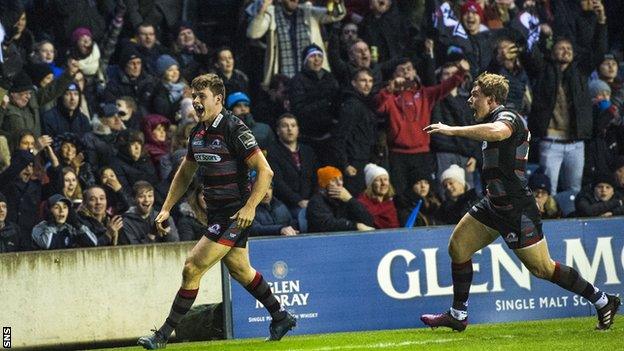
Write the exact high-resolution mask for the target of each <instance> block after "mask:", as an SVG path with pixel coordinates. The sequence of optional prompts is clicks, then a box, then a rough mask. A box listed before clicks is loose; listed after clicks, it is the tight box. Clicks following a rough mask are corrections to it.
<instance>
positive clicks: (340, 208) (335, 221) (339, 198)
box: [306, 166, 375, 233]
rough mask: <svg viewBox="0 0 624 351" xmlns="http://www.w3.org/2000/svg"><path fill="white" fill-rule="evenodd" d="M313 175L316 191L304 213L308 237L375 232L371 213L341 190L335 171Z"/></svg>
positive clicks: (339, 175) (322, 170)
mask: <svg viewBox="0 0 624 351" xmlns="http://www.w3.org/2000/svg"><path fill="white" fill-rule="evenodd" d="M316 175H317V179H318V184H319V191H318V192H317V193H316V194H314V195H313V196H312V198H311V199H310V202H309V203H308V207H307V209H306V219H307V221H308V231H309V232H310V233H315V232H339V231H353V230H359V231H367V230H374V229H375V228H374V227H373V218H372V217H371V215H370V213H368V211H367V210H366V208H365V207H364V206H363V205H362V204H361V203H360V202H359V201H357V199H356V198H354V197H353V196H352V195H351V193H349V191H348V190H347V189H346V188H345V187H344V185H343V182H342V172H340V170H339V169H338V168H335V167H332V166H325V167H321V168H319V169H318V170H317V171H316Z"/></svg>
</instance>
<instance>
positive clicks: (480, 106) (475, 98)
mask: <svg viewBox="0 0 624 351" xmlns="http://www.w3.org/2000/svg"><path fill="white" fill-rule="evenodd" d="M491 99H492V98H490V97H487V96H485V95H483V93H482V92H481V87H480V86H479V85H475V86H474V87H473V88H472V91H471V92H470V98H468V104H469V105H470V108H472V110H473V111H474V117H475V120H477V121H481V120H483V119H484V118H485V117H486V116H487V115H488V114H489V113H490V102H491Z"/></svg>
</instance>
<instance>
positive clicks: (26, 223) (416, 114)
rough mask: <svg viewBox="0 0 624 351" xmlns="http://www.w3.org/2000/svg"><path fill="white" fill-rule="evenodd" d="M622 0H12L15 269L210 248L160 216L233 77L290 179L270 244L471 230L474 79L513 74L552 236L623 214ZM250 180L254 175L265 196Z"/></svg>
mask: <svg viewBox="0 0 624 351" xmlns="http://www.w3.org/2000/svg"><path fill="white" fill-rule="evenodd" d="M622 17H624V3H623V2H622V1H618V0H604V1H601V0H516V1H514V0H477V1H475V0H469V1H464V0H450V1H440V0H319V1H311V2H310V1H308V2H300V1H298V0H211V1H200V0H145V1H144V0H72V1H67V0H40V1H32V0H0V24H1V26H0V41H1V42H2V51H1V55H0V62H1V67H0V192H1V193H0V252H11V251H25V250H37V249H60V248H71V247H90V246H106V245H126V244H140V243H154V242H172V241H179V240H183V241H184V240H196V239H198V238H199V237H201V235H202V234H203V231H204V230H206V212H205V208H206V203H205V201H204V199H203V196H202V188H201V182H199V181H197V182H195V184H193V185H192V186H191V187H190V188H189V190H188V192H187V196H186V198H185V200H184V201H183V202H182V203H180V204H179V206H178V207H177V208H176V209H175V211H174V213H173V217H172V219H170V220H169V223H168V226H167V230H166V232H165V233H163V232H159V231H157V230H156V229H155V228H154V218H155V216H156V214H157V213H158V209H159V208H160V204H162V202H163V201H164V198H165V196H166V192H167V189H168V186H169V183H170V181H171V179H172V177H173V175H174V174H175V171H176V169H177V167H178V166H179V164H180V162H181V159H182V157H184V156H185V155H186V150H187V145H188V137H189V134H190V131H191V129H192V128H193V127H194V125H195V124H196V123H197V117H196V114H195V111H194V109H193V106H192V100H191V93H190V89H189V83H190V82H191V80H192V79H193V78H194V77H196V76H197V75H200V74H204V73H215V74H217V75H219V76H220V77H221V78H222V79H223V81H224V84H225V87H226V95H227V96H226V100H225V101H226V106H225V108H227V109H229V110H232V111H233V112H234V114H236V115H237V116H239V117H240V118H241V119H242V120H243V121H244V122H245V123H246V124H247V125H248V126H249V127H250V129H251V130H252V131H253V133H254V135H255V136H256V138H257V140H258V143H259V145H260V146H261V148H262V149H263V151H264V152H265V153H266V155H267V158H268V160H269V163H270V164H271V167H272V168H273V171H274V173H275V176H274V179H273V184H272V186H271V189H270V190H269V192H268V193H267V195H266V196H265V198H264V200H263V201H262V203H261V204H260V205H259V206H258V209H257V212H256V219H255V221H254V224H253V226H252V233H253V235H286V236H290V235H297V234H299V233H303V232H331V231H344V230H362V231H364V230H374V229H381V228H397V227H405V226H407V227H411V226H425V225H437V224H453V223H457V222H458V221H459V219H460V218H461V217H462V215H463V214H464V213H466V212H467V211H468V209H469V208H470V207H471V206H472V204H474V203H475V202H477V201H478V200H479V199H480V198H481V197H482V196H484V191H485V189H484V188H483V186H482V184H481V177H480V166H481V163H482V160H481V144H480V143H478V142H474V141H470V140H467V139H460V138H455V137H448V136H442V135H434V136H431V137H430V136H429V135H428V134H427V133H425V132H423V130H422V129H423V128H424V127H425V126H427V125H429V124H431V123H437V122H441V123H445V124H448V125H458V126H462V125H470V124H472V123H475V122H474V119H473V117H472V111H471V110H470V108H469V106H468V105H467V103H466V100H467V98H468V95H469V93H470V89H471V87H472V81H473V80H474V79H475V78H476V77H477V76H478V75H479V74H480V73H482V72H485V71H488V72H491V73H497V74H500V75H503V76H505V77H506V78H507V79H508V80H509V85H510V90H509V96H508V99H507V101H506V103H505V106H507V107H509V108H513V109H515V110H517V111H518V112H519V113H520V114H521V115H522V116H523V117H524V118H525V119H526V124H527V128H528V129H529V130H530V132H531V135H532V140H531V145H530V147H531V148H530V154H529V159H528V160H526V162H527V165H528V170H527V171H528V172H530V173H531V176H530V177H529V182H528V186H529V187H530V188H531V189H532V190H533V192H534V195H535V198H536V203H537V205H538V208H539V210H540V213H541V214H542V217H543V218H545V219H549V218H562V217H570V216H576V217H598V216H600V217H611V216H619V215H623V214H624V203H623V199H624V197H623V196H624V195H623V194H624V193H623V191H624V149H623V148H624V139H623V138H624V133H623V132H624V128H623V126H622V123H623V121H622V114H623V113H624V112H623V106H622V105H623V104H624V89H623V88H622V74H621V70H620V66H621V65H622V50H623V49H624V31H622V30H621V28H620V26H619V25H618V24H617V18H622ZM253 176H254V175H253V174H250V175H249V177H250V180H253Z"/></svg>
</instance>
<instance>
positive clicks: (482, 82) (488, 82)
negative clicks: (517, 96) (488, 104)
mask: <svg viewBox="0 0 624 351" xmlns="http://www.w3.org/2000/svg"><path fill="white" fill-rule="evenodd" d="M475 85H478V86H479V87H480V88H481V93H482V94H483V95H485V96H491V97H493V98H494V100H496V102H497V103H499V104H502V103H504V102H505V101H506V100H507V94H509V80H507V78H505V77H503V76H501V75H499V74H494V73H488V72H483V73H481V74H480V75H479V76H478V77H477V79H476V80H475Z"/></svg>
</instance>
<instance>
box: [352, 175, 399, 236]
mask: <svg viewBox="0 0 624 351" xmlns="http://www.w3.org/2000/svg"><path fill="white" fill-rule="evenodd" d="M364 179H365V181H366V190H364V192H363V193H362V194H360V196H359V197H358V201H359V202H360V203H361V204H362V205H364V207H365V208H366V210H367V211H368V213H370V215H371V216H372V217H373V226H374V227H375V228H377V229H386V228H398V227H399V219H398V216H397V210H396V207H395V206H394V201H393V197H394V195H395V191H394V187H393V186H392V184H391V183H390V176H389V174H388V171H386V170H385V169H384V168H382V167H379V166H377V165H376V164H373V163H369V164H367V165H366V167H364Z"/></svg>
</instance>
